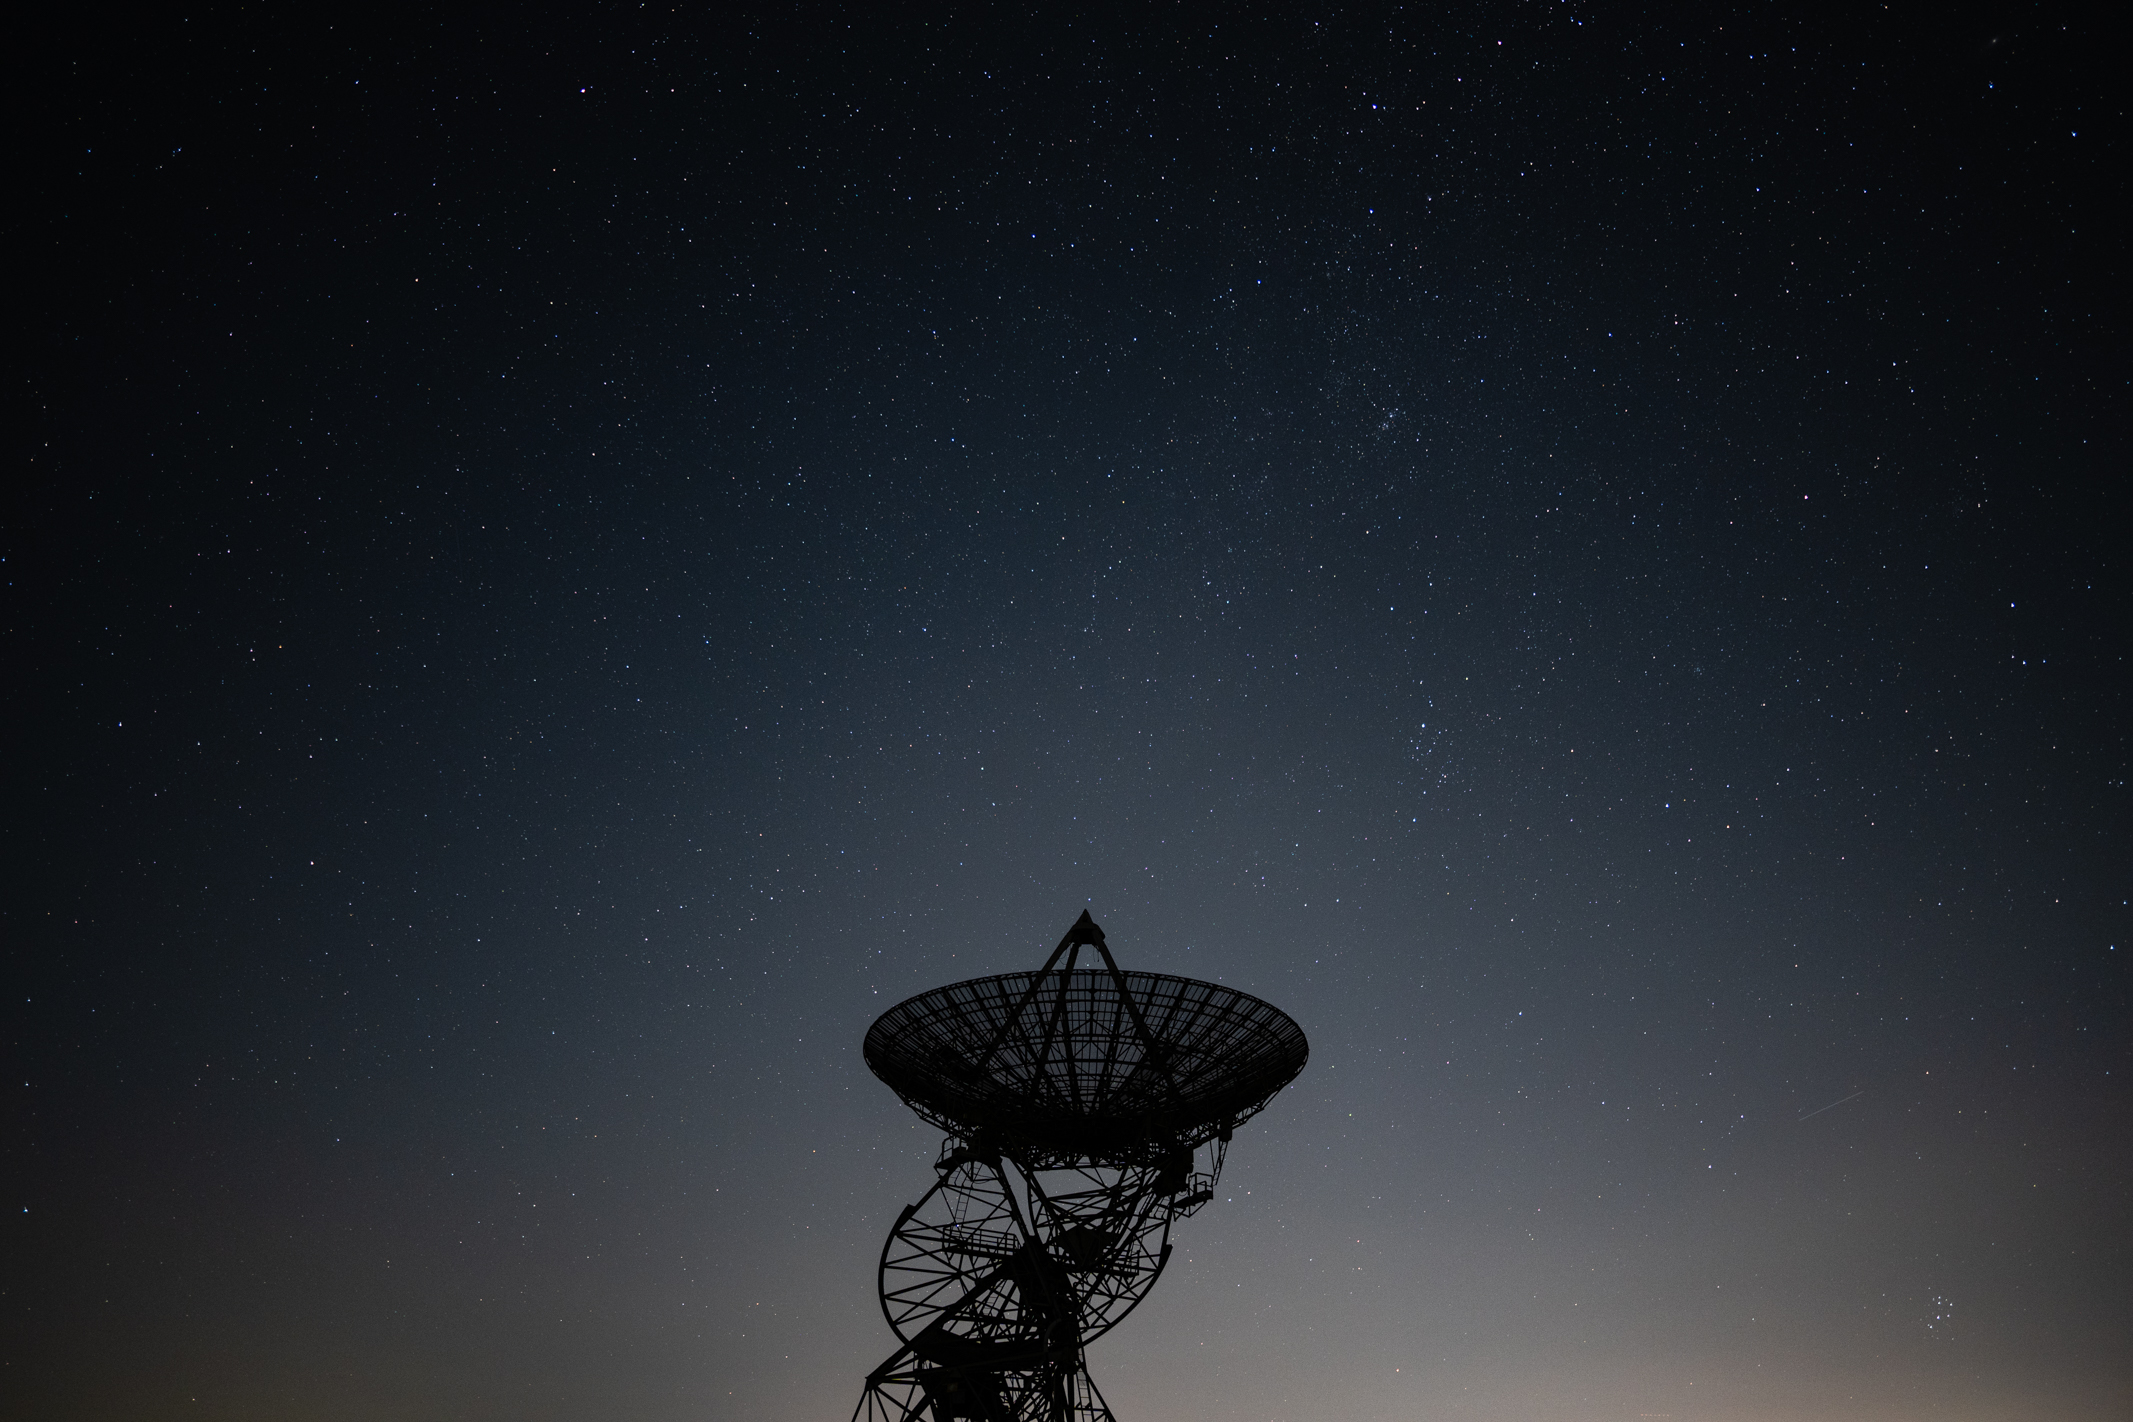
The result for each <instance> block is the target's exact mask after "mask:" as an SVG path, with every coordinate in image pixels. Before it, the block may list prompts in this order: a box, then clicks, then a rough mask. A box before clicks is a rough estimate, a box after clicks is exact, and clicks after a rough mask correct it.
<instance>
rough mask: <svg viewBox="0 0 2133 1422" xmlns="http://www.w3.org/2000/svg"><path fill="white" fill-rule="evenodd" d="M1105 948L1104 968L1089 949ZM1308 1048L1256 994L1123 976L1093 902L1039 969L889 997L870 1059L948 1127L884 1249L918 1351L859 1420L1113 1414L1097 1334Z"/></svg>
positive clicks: (910, 1344)
mask: <svg viewBox="0 0 2133 1422" xmlns="http://www.w3.org/2000/svg"><path fill="white" fill-rule="evenodd" d="M1090 947H1093V948H1094V949H1095V950H1096V952H1097V954H1098V956H1100V957H1101V959H1102V960H1103V966H1102V967H1100V968H1099V967H1094V966H1090V967H1082V966H1081V965H1080V957H1081V950H1082V949H1083V948H1090ZM1308 1055H1309V1047H1308V1045H1307V1044H1306V1043H1305V1041H1304V1035H1303V1031H1302V1029H1300V1028H1299V1027H1297V1025H1296V1024H1295V1023H1294V1022H1293V1021H1291V1020H1290V1019H1289V1017H1288V1015H1287V1014H1286V1013H1283V1012H1282V1011H1280V1010H1279V1009H1278V1008H1275V1007H1273V1006H1271V1005H1269V1004H1267V1003H1264V1002H1261V1001H1260V1000H1259V999H1258V998H1256V997H1252V996H1250V995H1249V994H1246V993H1241V992H1238V991H1236V990H1235V989H1233V988H1227V987H1223V986H1221V985H1220V984H1218V983H1206V982H1199V981H1197V980H1195V979H1192V978H1178V977H1171V976H1169V975H1167V974H1162V973H1129V972H1126V971H1124V970H1122V969H1121V968H1120V967H1119V966H1118V962H1117V960H1116V959H1114V958H1113V957H1112V956H1111V949H1110V947H1109V946H1108V945H1107V944H1106V943H1105V941H1104V932H1103V929H1101V928H1099V927H1098V926H1097V924H1096V920H1095V919H1093V918H1091V917H1090V916H1089V914H1088V912H1087V911H1086V910H1084V911H1083V913H1082V915H1081V917H1080V918H1078V919H1076V920H1075V922H1074V926H1073V927H1072V928H1069V929H1068V930H1067V933H1066V936H1065V937H1064V938H1062V939H1060V940H1059V946H1058V947H1057V948H1054V949H1053V950H1052V954H1051V956H1050V957H1049V958H1047V959H1046V960H1045V962H1044V966H1043V967H1041V968H1039V969H1037V970H1036V971H1035V972H1033V973H1005V974H1002V975H1000V976H998V977H991V978H976V979H972V980H971V981H969V982H962V983H951V984H949V985H948V986H947V987H942V988H935V989H934V990H933V991H931V992H926V993H921V994H919V995H918V996H917V997H914V998H911V999H910V1000H909V1001H906V1002H901V1003H898V1004H897V1005H896V1006H895V1007H892V1008H890V1009H889V1010H888V1011H887V1012H885V1013H883V1014H882V1015H881V1017H880V1018H879V1019H877V1020H876V1021H875V1023H874V1025H873V1027H872V1028H870V1029H869V1030H868V1032H867V1037H866V1062H867V1065H868V1066H869V1067H870V1068H871V1069H872V1070H873V1072H874V1074H875V1075H876V1076H878V1077H880V1078H881V1079H882V1080H883V1081H884V1082H886V1083H888V1085H889V1086H890V1087H891V1088H892V1089H893V1090H894V1091H895V1092H896V1094H897V1095H899V1096H901V1097H902V1098H903V1099H904V1101H905V1102H906V1103H907V1104H908V1105H909V1106H910V1107H911V1109H912V1110H914V1111H916V1112H918V1114H919V1115H920V1116H922V1117H924V1118H925V1119H926V1120H928V1121H930V1122H932V1123H934V1124H935V1125H937V1126H939V1127H941V1129H943V1130H944V1131H946V1132H948V1140H947V1141H946V1142H945V1143H944V1144H943V1146H942V1150H941V1158H940V1161H939V1163H938V1164H937V1166H936V1173H937V1175H938V1178H937V1179H936V1181H935V1182H934V1184H933V1187H932V1188H931V1189H929V1190H928V1191H927V1192H926V1193H925V1194H924V1195H923V1196H921V1197H920V1199H919V1201H918V1203H917V1204H915V1205H910V1206H907V1207H906V1208H905V1209H904V1211H903V1213H902V1214H901V1215H899V1216H898V1217H897V1221H896V1226H895V1228H894V1229H893V1230H891V1231H890V1234H889V1241H888V1244H887V1245H886V1246H885V1247H884V1249H883V1250H882V1260H881V1307H882V1313H883V1316H884V1317H886V1318H887V1319H888V1321H889V1326H890V1327H891V1328H893V1329H894V1330H895V1331H896V1334H897V1336H898V1337H899V1338H900V1339H902V1340H903V1346H902V1347H901V1348H899V1349H898V1350H897V1351H896V1352H895V1353H894V1354H893V1355H891V1357H890V1358H889V1360H888V1361H887V1362H885V1363H883V1364H882V1366H881V1367H879V1368H877V1369H875V1371H874V1373H873V1375H872V1376H870V1377H869V1378H868V1379H867V1388H866V1393H865V1395H864V1397H863V1398H862V1399H861V1401H860V1406H859V1410H858V1412H856V1413H855V1414H854V1417H855V1422H856V1419H857V1418H859V1417H862V1416H863V1417H865V1418H866V1419H868V1422H874V1419H881V1422H890V1419H894V1422H907V1419H930V1422H958V1419H964V1418H970V1419H983V1422H1110V1419H1111V1411H1110V1409H1109V1408H1108V1407H1107V1406H1105V1404H1104V1401H1103V1397H1102V1395H1101V1394H1100V1393H1098V1392H1097V1391H1096V1385H1095V1384H1094V1383H1093V1382H1092V1381H1090V1379H1089V1375H1088V1369H1087V1366H1086V1360H1085V1359H1084V1357H1083V1352H1082V1350H1083V1348H1084V1347H1085V1346H1086V1345H1087V1343H1088V1342H1089V1340H1091V1339H1092V1338H1095V1337H1096V1336H1097V1335H1099V1334H1101V1333H1103V1332H1105V1331H1106V1330H1108V1329H1109V1328H1110V1327H1111V1326H1112V1325H1114V1324H1116V1323H1117V1322H1118V1321H1119V1320H1120V1319H1121V1318H1123V1317H1125V1316H1126V1314H1127V1313H1129V1312H1131V1311H1132V1309H1133V1308H1134V1306H1135V1305H1136V1304H1138V1303H1139V1302H1140V1301H1141V1299H1142V1297H1143V1296H1144V1295H1146V1293H1147V1292H1148V1289H1149V1287H1150V1286H1151V1285H1153V1284H1154V1282H1155V1279H1156V1276H1157V1275H1158V1274H1160V1273H1161V1272H1162V1270H1163V1266H1164V1265H1165V1264H1166V1263H1168V1262H1169V1259H1170V1226H1171V1224H1172V1222H1173V1221H1174V1220H1178V1219H1182V1218H1184V1217H1186V1216H1187V1215H1190V1214H1192V1213H1193V1212H1195V1211H1196V1210H1198V1209H1199V1208H1200V1207H1201V1206H1202V1205H1204V1204H1206V1203H1207V1202H1208V1201H1209V1200H1211V1199H1212V1198H1213V1196H1214V1183H1215V1177H1216V1176H1217V1175H1218V1174H1219V1173H1220V1172H1221V1169H1222V1161H1223V1157H1224V1155H1225V1153H1226V1150H1227V1147H1228V1143H1229V1140H1230V1134H1231V1132H1232V1131H1233V1130H1234V1129H1235V1128H1236V1126H1237V1125H1238V1124H1239V1123H1240V1122H1242V1121H1244V1120H1247V1119H1248V1118H1250V1117H1251V1116H1254V1115H1256V1114H1257V1113H1258V1112H1259V1111H1260V1109H1261V1108H1263V1107H1264V1106H1265V1105H1266V1103H1267V1102H1268V1101H1269V1100H1270V1099H1272V1097H1273V1096H1274V1094H1275V1093H1276V1092H1278V1091H1279V1090H1281V1088H1282V1087H1284V1086H1286V1085H1287V1084H1288V1083H1289V1082H1290V1081H1291V1080H1293V1079H1294V1078H1295V1076H1296V1074H1297V1073H1298V1072H1299V1071H1301V1070H1303V1066H1304V1062H1305V1060H1306V1058H1307V1057H1308ZM1203 1149H1204V1156H1203V1154H1202V1152H1203Z"/></svg>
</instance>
